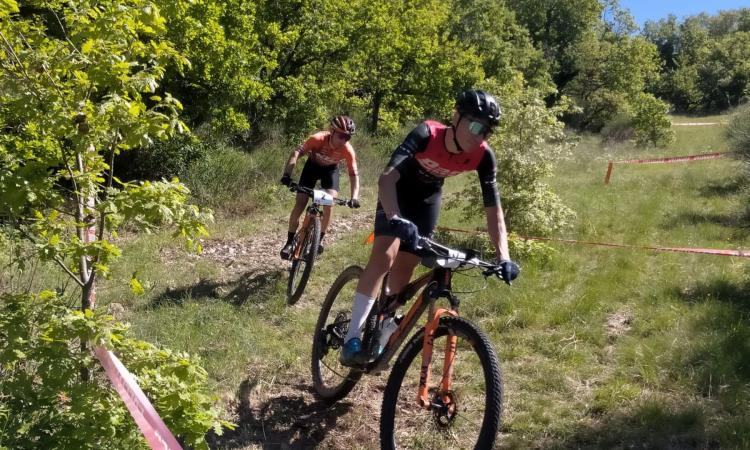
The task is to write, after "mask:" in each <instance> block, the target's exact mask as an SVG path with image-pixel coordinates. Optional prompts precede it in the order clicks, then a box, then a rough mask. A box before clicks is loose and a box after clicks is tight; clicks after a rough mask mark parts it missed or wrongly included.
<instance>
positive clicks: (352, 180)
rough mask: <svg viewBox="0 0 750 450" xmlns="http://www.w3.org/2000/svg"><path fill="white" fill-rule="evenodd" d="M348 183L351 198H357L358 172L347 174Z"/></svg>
mask: <svg viewBox="0 0 750 450" xmlns="http://www.w3.org/2000/svg"><path fill="white" fill-rule="evenodd" d="M349 185H350V186H351V190H352V195H351V198H352V199H353V200H355V199H359V175H358V174H356V173H355V174H352V173H350V174H349Z"/></svg>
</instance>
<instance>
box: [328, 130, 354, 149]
mask: <svg viewBox="0 0 750 450" xmlns="http://www.w3.org/2000/svg"><path fill="white" fill-rule="evenodd" d="M351 138H352V135H351V134H346V133H342V132H340V131H334V132H333V137H332V138H331V140H332V141H333V142H332V144H333V145H334V146H336V147H338V146H341V145H344V144H346V143H347V142H348V141H349V139H351Z"/></svg>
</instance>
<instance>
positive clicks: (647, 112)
mask: <svg viewBox="0 0 750 450" xmlns="http://www.w3.org/2000/svg"><path fill="white" fill-rule="evenodd" d="M668 110H669V105H668V104H667V103H666V102H664V101H662V100H659V99H658V98H656V97H654V96H653V95H652V94H647V93H641V94H639V95H638V99H637V100H636V101H635V102H634V104H633V128H634V130H635V140H636V143H637V144H638V145H641V146H647V145H656V146H659V147H665V146H667V145H669V144H671V143H672V142H674V140H675V132H674V130H672V128H671V127H672V123H671V122H670V121H669V117H667V112H668Z"/></svg>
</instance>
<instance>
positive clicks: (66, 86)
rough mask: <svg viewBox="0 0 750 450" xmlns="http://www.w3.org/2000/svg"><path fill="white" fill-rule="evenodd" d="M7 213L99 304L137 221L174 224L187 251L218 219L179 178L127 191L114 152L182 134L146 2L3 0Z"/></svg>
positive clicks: (3, 192)
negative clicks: (121, 239)
mask: <svg viewBox="0 0 750 450" xmlns="http://www.w3.org/2000/svg"><path fill="white" fill-rule="evenodd" d="M0 7H2V9H0V49H1V50H2V52H1V53H0V57H1V58H2V59H0V86H2V90H0V130H1V131H0V161H2V162H1V163H0V215H2V216H3V217H5V218H6V219H7V223H9V224H10V225H11V226H12V227H13V228H14V229H15V230H16V231H17V232H18V233H20V235H21V236H23V237H24V238H25V239H26V240H27V241H28V242H30V243H31V244H33V246H34V248H35V249H36V252H37V255H38V256H39V257H41V258H43V259H45V260H50V261H54V262H55V263H56V264H58V265H59V267H60V268H61V269H62V270H64V271H65V273H67V274H68V275H69V276H70V277H71V278H72V279H73V280H74V281H75V282H76V283H77V284H78V285H79V287H80V288H81V306H82V308H83V309H86V308H90V307H91V306H92V301H93V296H94V293H95V287H96V280H97V278H98V277H99V276H106V275H107V273H108V263H109V262H110V261H111V260H112V259H113V258H115V257H117V256H118V255H119V254H120V249H119V248H118V247H117V246H116V245H115V244H113V242H112V241H111V240H110V239H109V237H110V235H111V234H116V232H117V230H118V229H119V227H121V226H122V225H124V224H125V223H130V224H132V225H133V226H136V227H138V228H140V229H144V230H150V229H153V228H155V227H158V226H162V225H174V226H176V228H177V234H178V235H181V236H183V237H185V238H186V239H187V241H188V243H189V244H190V245H193V246H197V245H198V244H197V241H195V237H197V236H199V235H201V234H205V229H204V225H203V223H204V222H205V221H206V220H210V218H211V217H210V214H209V213H207V212H205V211H201V210H199V209H198V208H197V207H195V206H192V205H188V204H186V200H187V195H188V191H187V189H186V188H185V187H184V186H183V185H182V184H181V183H179V182H178V181H177V180H172V181H158V182H153V183H149V182H144V183H121V182H119V181H118V180H116V179H115V177H114V176H113V175H112V161H113V158H114V155H115V154H117V153H119V152H121V151H126V150H129V149H132V148H135V147H138V146H142V145H145V144H149V143H151V142H153V140H154V139H161V138H165V137H168V136H170V135H172V134H173V133H175V132H180V131H186V127H185V125H184V124H183V123H182V122H181V121H180V120H179V118H178V112H179V110H180V109H181V105H180V103H179V102H178V101H177V100H176V99H175V98H173V97H172V96H170V95H169V94H167V93H161V94H158V93H157V90H158V89H159V80H160V79H161V78H162V77H163V75H164V73H165V67H166V66H167V65H168V64H176V65H178V66H185V65H186V64H187V60H185V59H184V58H183V57H182V56H181V55H180V54H179V53H178V52H176V51H175V50H174V48H173V47H172V46H171V45H170V44H169V43H168V42H166V41H164V40H163V39H161V37H162V36H163V33H164V31H165V30H164V18H163V17H162V16H161V15H160V13H159V9H158V8H157V7H156V6H155V5H154V4H153V3H151V2H149V1H147V0H127V1H116V0H102V1H97V2H88V1H55V2H40V3H38V4H37V3H32V4H31V5H30V6H29V7H28V8H27V9H24V11H22V13H20V12H19V8H18V5H17V4H16V2H15V1H14V0H3V2H2V3H0Z"/></svg>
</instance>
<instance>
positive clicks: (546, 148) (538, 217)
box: [447, 85, 575, 235]
mask: <svg viewBox="0 0 750 450" xmlns="http://www.w3.org/2000/svg"><path fill="white" fill-rule="evenodd" d="M487 90H488V91H490V92H493V93H496V94H497V97H498V99H500V101H501V103H502V108H503V118H502V121H501V126H500V130H499V131H498V132H497V133H495V134H494V135H493V136H492V138H491V139H490V145H492V147H493V149H494V150H495V153H496V156H497V166H498V167H497V179H498V184H499V186H500V194H501V198H502V205H503V211H504V212H505V220H506V223H507V225H508V229H509V230H511V231H513V232H515V233H519V234H531V235H550V234H552V233H554V232H556V231H559V230H561V229H564V228H565V227H566V226H567V225H569V224H570V222H571V220H572V219H573V218H574V217H575V214H574V212H573V211H572V210H570V208H568V207H566V206H565V205H564V204H563V203H562V201H560V199H559V197H558V196H557V195H556V194H555V193H554V192H552V190H551V189H550V187H549V186H548V185H547V184H546V183H545V182H544V180H545V179H546V178H547V177H549V176H550V175H551V174H552V171H553V169H554V166H555V163H557V162H558V161H559V160H560V159H562V158H564V157H566V156H567V155H568V154H569V152H570V150H571V148H572V146H573V145H574V144H575V139H574V138H572V137H570V136H568V135H567V134H566V133H565V129H564V124H563V123H562V122H561V121H560V120H559V117H560V116H561V115H562V114H563V113H564V112H566V111H570V110H571V108H572V106H571V105H570V103H569V102H568V100H567V99H566V98H564V97H563V98H562V100H561V102H560V103H558V104H557V105H555V106H553V107H552V108H547V106H546V104H545V102H544V99H543V97H542V94H541V93H540V92H538V91H534V90H521V88H520V86H515V88H514V87H513V86H510V85H507V86H505V87H504V88H500V87H498V86H495V87H494V88H493V87H492V86H488V87H487ZM478 198H480V193H479V186H478V185H477V184H476V183H469V184H468V185H467V186H466V187H465V188H464V189H463V190H462V191H461V192H460V193H459V194H458V195H457V196H456V197H454V199H452V200H450V201H449V202H448V203H447V206H448V207H462V208H463V210H464V212H465V213H466V214H467V215H469V216H475V217H479V216H483V209H482V202H481V201H477V200H476V199H478ZM460 199H468V201H467V202H466V203H460V202H459V201H460Z"/></svg>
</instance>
